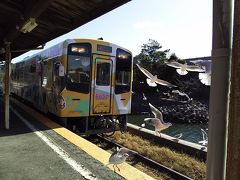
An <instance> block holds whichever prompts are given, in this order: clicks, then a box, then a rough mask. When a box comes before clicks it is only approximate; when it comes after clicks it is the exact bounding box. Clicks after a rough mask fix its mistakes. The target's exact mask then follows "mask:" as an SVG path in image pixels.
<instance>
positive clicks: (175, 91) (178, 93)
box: [172, 90, 191, 102]
mask: <svg viewBox="0 0 240 180" xmlns="http://www.w3.org/2000/svg"><path fill="white" fill-rule="evenodd" d="M172 93H173V94H175V95H177V96H180V97H185V98H186V99H187V100H186V101H187V102H189V101H191V98H190V97H189V96H188V95H187V94H186V93H183V92H180V91H179V90H172Z"/></svg>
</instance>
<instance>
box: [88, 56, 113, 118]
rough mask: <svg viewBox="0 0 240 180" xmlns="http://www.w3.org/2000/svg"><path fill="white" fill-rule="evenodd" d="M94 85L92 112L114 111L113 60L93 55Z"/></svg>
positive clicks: (107, 112)
mask: <svg viewBox="0 0 240 180" xmlns="http://www.w3.org/2000/svg"><path fill="white" fill-rule="evenodd" d="M93 59H94V66H93V70H92V72H93V80H94V81H92V82H93V86H92V96H91V107H92V108H91V114H92V115H96V114H110V113H112V108H111V101H112V95H111V94H112V92H111V91H112V71H113V62H112V60H111V59H103V58H99V57H96V56H95V57H93Z"/></svg>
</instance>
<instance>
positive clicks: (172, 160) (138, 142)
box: [112, 132, 206, 179]
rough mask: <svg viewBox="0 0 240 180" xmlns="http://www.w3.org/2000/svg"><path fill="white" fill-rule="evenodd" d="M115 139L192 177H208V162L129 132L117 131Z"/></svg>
mask: <svg viewBox="0 0 240 180" xmlns="http://www.w3.org/2000/svg"><path fill="white" fill-rule="evenodd" d="M112 138H114V140H115V141H116V142H117V143H119V144H121V145H123V146H125V147H127V148H129V149H132V150H135V151H137V152H139V153H140V154H143V155H145V156H147V157H149V158H150V159H153V160H155V161H157V162H159V163H161V164H163V165H165V166H167V167H170V168H172V169H174V170H176V171H178V172H180V173H182V174H184V175H187V176H189V177H191V178H192V179H206V164H205V163H204V162H201V161H199V160H198V159H196V158H194V157H191V156H189V155H187V154H184V153H179V152H175V151H172V150H171V149H169V148H166V147H162V146H160V145H158V144H156V143H154V142H151V141H149V140H146V139H143V138H142V137H139V136H136V135H133V134H130V133H129V132H126V133H123V134H122V133H121V132H116V133H115V134H114V135H113V137H112Z"/></svg>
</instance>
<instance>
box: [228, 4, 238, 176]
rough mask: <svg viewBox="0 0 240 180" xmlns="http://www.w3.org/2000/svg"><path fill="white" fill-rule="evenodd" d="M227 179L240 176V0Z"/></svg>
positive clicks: (233, 59)
mask: <svg viewBox="0 0 240 180" xmlns="http://www.w3.org/2000/svg"><path fill="white" fill-rule="evenodd" d="M231 67H232V73H231V93H230V106H229V107H230V111H229V127H228V148H227V165H226V169H227V170H226V179H227V180H228V179H231V180H238V179H239V177H240V171H239V167H240V151H239V150H240V118H239V117H240V111H239V109H240V84H239V82H240V0H235V4H234V25H233V50H232V65H231Z"/></svg>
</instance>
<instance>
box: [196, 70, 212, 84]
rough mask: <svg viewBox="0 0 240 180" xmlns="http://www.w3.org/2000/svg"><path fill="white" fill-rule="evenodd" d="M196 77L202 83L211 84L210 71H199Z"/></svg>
mask: <svg viewBox="0 0 240 180" xmlns="http://www.w3.org/2000/svg"><path fill="white" fill-rule="evenodd" d="M198 78H199V80H200V81H201V83H203V84H204V85H206V86H210V85H211V73H199V75H198Z"/></svg>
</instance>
